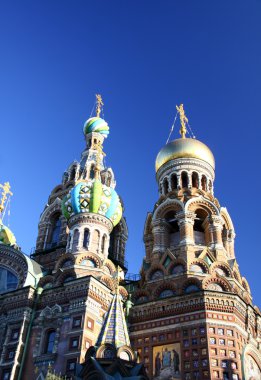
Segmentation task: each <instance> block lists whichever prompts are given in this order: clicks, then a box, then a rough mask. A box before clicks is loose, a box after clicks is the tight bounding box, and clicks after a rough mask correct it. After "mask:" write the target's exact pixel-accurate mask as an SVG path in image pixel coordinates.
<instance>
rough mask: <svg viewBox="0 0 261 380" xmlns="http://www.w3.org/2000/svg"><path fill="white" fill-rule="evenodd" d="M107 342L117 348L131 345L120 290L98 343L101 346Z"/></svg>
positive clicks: (114, 299) (114, 297) (115, 295)
mask: <svg viewBox="0 0 261 380" xmlns="http://www.w3.org/2000/svg"><path fill="white" fill-rule="evenodd" d="M105 343H109V344H112V345H113V346H115V347H116V348H119V347H122V346H130V338H129V333H128V330H127V324H126V320H125V315H124V311H123V307H122V301H121V295H120V294H119V292H118V290H117V291H116V294H114V296H113V299H112V303H111V307H110V309H109V311H108V314H107V316H106V319H105V321H104V324H103V326H102V329H101V332H100V335H99V337H98V340H97V343H96V345H97V346H101V345H103V344H105Z"/></svg>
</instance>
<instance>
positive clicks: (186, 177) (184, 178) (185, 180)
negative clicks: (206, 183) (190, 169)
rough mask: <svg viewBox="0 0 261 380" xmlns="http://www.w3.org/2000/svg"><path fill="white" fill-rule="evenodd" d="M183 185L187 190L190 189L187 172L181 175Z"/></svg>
mask: <svg viewBox="0 0 261 380" xmlns="http://www.w3.org/2000/svg"><path fill="white" fill-rule="evenodd" d="M181 183H182V187H185V188H187V187H188V173H187V172H182V173H181Z"/></svg>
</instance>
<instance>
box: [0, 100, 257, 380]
mask: <svg viewBox="0 0 261 380" xmlns="http://www.w3.org/2000/svg"><path fill="white" fill-rule="evenodd" d="M102 106H103V103H102V98H101V96H100V95H96V114H95V116H93V117H91V118H89V119H88V120H87V121H86V122H85V124H84V128H83V133H84V136H85V141H86V146H85V149H84V150H83V152H82V154H81V158H80V160H79V161H76V160H75V161H73V162H72V163H71V164H70V165H69V166H68V168H67V170H66V171H65V172H64V173H62V176H61V180H60V182H59V184H58V185H57V186H56V187H55V188H54V189H53V190H52V191H51V193H50V195H49V198H48V202H47V204H46V206H45V208H44V209H43V211H42V214H41V215H40V219H39V224H38V236H37V241H36V247H35V250H34V252H33V253H32V254H31V255H30V256H29V255H27V254H25V253H23V252H22V250H21V248H20V247H19V244H18V243H17V242H16V238H15V235H14V234H13V232H12V231H11V230H10V229H9V228H8V227H7V226H6V225H5V224H4V219H3V217H4V214H5V209H6V205H7V203H8V200H9V198H10V196H11V195H12V193H11V189H10V185H9V183H5V184H2V185H0V186H1V187H0V190H1V200H0V202H1V203H0V217H1V219H0V331H1V333H0V379H1V380H44V379H54V380H55V379H57V380H58V379H67V380H69V379H71V380H77V379H78V380H80V379H84V380H85V379H88V380H102V379H104V380H107V379H108V380H113V379H117V380H120V379H126V380H127V379H128V380H131V379H133V380H149V379H151V380H174V379H182V380H194V379H199V380H204V379H205V380H210V379H211V380H212V379H223V380H230V379H231V380H260V379H261V346H260V342H261V340H260V338H261V313H260V310H259V308H258V307H257V306H255V305H253V303H252V297H251V291H250V288H249V285H248V282H247V280H246V278H244V277H242V275H241V273H240V270H239V266H238V263H237V260H236V256H235V251H234V239H235V231H234V226H233V222H232V219H231V217H230V215H229V213H228V211H227V209H226V207H223V206H222V205H220V203H219V201H218V199H217V198H215V195H214V181H215V158H214V156H213V153H212V152H211V150H210V149H209V147H207V146H206V145H205V144H204V143H203V142H201V141H199V140H196V139H195V138H190V137H188V136H187V127H188V119H187V116H186V114H185V111H184V107H183V105H182V104H181V105H180V106H177V114H178V115H179V124H180V138H177V139H174V140H172V141H170V142H168V143H167V144H166V145H165V146H164V147H163V148H162V149H161V150H160V151H159V153H158V155H157V157H156V165H155V170H156V179H157V184H158V194H159V196H158V199H157V200H155V201H156V203H155V204H154V205H151V209H152V211H151V212H149V213H148V214H147V216H146V220H145V227H144V236H143V240H144V247H145V257H144V259H143V261H142V262H141V265H140V267H141V269H140V274H139V276H136V277H133V278H132V277H130V276H128V275H127V265H126V261H125V246H126V242H127V239H128V227H127V221H126V219H125V217H124V206H123V201H122V199H121V197H120V196H119V195H118V194H117V190H116V180H115V175H114V172H113V170H112V168H110V167H106V165H105V161H104V156H105V153H104V150H103V149H104V147H103V145H104V143H105V141H106V138H107V137H108V135H109V130H110V128H109V125H108V123H107V122H106V121H105V120H104V119H103V118H101V110H102ZM79 136H80V129H79ZM159 148H160V147H159ZM108 154H109V152H108Z"/></svg>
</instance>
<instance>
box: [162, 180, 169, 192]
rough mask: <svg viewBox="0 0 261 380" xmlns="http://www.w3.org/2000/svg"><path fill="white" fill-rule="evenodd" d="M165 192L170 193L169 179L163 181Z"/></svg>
mask: <svg viewBox="0 0 261 380" xmlns="http://www.w3.org/2000/svg"><path fill="white" fill-rule="evenodd" d="M163 190H164V194H165V195H166V194H168V192H169V182H168V179H167V178H165V179H164V181H163Z"/></svg>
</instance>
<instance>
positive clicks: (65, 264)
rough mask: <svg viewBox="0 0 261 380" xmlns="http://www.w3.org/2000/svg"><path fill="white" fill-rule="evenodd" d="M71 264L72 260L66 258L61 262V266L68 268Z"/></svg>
mask: <svg viewBox="0 0 261 380" xmlns="http://www.w3.org/2000/svg"><path fill="white" fill-rule="evenodd" d="M72 265H73V262H72V260H71V259H68V260H65V261H64V262H63V263H62V268H68V267H70V266H72Z"/></svg>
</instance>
